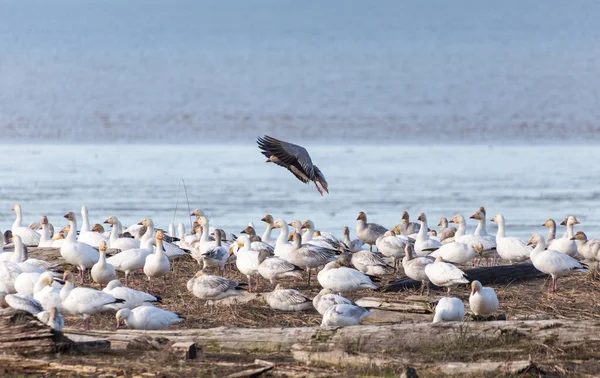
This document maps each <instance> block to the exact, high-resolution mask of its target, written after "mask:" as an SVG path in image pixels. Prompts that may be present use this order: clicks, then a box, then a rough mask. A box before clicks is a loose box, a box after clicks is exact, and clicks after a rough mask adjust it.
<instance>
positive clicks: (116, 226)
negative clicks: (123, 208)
mask: <svg viewBox="0 0 600 378" xmlns="http://www.w3.org/2000/svg"><path fill="white" fill-rule="evenodd" d="M104 223H107V224H110V225H111V226H112V230H111V231H110V238H108V247H109V248H114V249H120V250H121V251H126V250H128V249H134V248H140V241H139V240H137V239H133V238H122V237H120V235H121V233H122V232H123V226H122V225H121V222H120V221H119V218H117V217H116V216H114V215H111V216H110V217H108V218H106V220H105V221H104Z"/></svg>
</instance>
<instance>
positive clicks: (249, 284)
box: [246, 276, 252, 293]
mask: <svg viewBox="0 0 600 378" xmlns="http://www.w3.org/2000/svg"><path fill="white" fill-rule="evenodd" d="M246 277H248V292H249V293H252V277H250V276H246Z"/></svg>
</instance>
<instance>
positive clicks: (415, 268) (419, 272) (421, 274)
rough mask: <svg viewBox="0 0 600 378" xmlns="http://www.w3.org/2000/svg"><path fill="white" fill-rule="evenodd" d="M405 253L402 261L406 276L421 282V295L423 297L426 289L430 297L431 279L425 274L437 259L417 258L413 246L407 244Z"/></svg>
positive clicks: (429, 257) (428, 257)
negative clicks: (426, 269) (427, 267)
mask: <svg viewBox="0 0 600 378" xmlns="http://www.w3.org/2000/svg"><path fill="white" fill-rule="evenodd" d="M404 252H405V254H404V258H403V259H402V266H403V267H404V274H406V276H407V277H409V278H412V279H413V280H415V281H420V282H421V291H420V294H421V295H423V291H424V290H425V288H427V295H429V277H427V274H426V273H425V267H426V266H427V265H429V264H433V263H434V262H435V259H434V258H433V257H431V256H416V255H415V250H414V248H413V246H412V244H407V245H406V246H405V247H404Z"/></svg>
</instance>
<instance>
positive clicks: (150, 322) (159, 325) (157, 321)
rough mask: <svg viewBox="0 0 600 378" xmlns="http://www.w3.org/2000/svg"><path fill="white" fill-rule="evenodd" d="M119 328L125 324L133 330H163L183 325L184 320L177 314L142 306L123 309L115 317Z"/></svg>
mask: <svg viewBox="0 0 600 378" xmlns="http://www.w3.org/2000/svg"><path fill="white" fill-rule="evenodd" d="M115 317H116V319H117V328H119V327H120V326H121V322H123V323H124V324H125V325H126V326H127V328H131V329H145V330H154V329H163V328H167V327H168V326H170V325H173V324H176V323H181V322H182V321H184V318H183V317H182V316H181V315H179V314H178V313H176V312H171V311H166V310H163V309H162V308H158V307H150V306H142V307H137V308H134V309H133V310H131V309H129V308H122V309H120V310H119V311H117V313H116V315H115Z"/></svg>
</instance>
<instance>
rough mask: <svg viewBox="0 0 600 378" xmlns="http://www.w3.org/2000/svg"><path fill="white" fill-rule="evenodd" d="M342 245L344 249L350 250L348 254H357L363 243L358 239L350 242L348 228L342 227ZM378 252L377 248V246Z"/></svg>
mask: <svg viewBox="0 0 600 378" xmlns="http://www.w3.org/2000/svg"><path fill="white" fill-rule="evenodd" d="M344 244H345V245H346V248H348V249H349V250H350V252H358V251H362V249H363V246H364V245H365V242H364V241H362V240H360V239H352V240H350V228H348V226H344ZM377 249H378V250H379V246H377Z"/></svg>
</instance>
